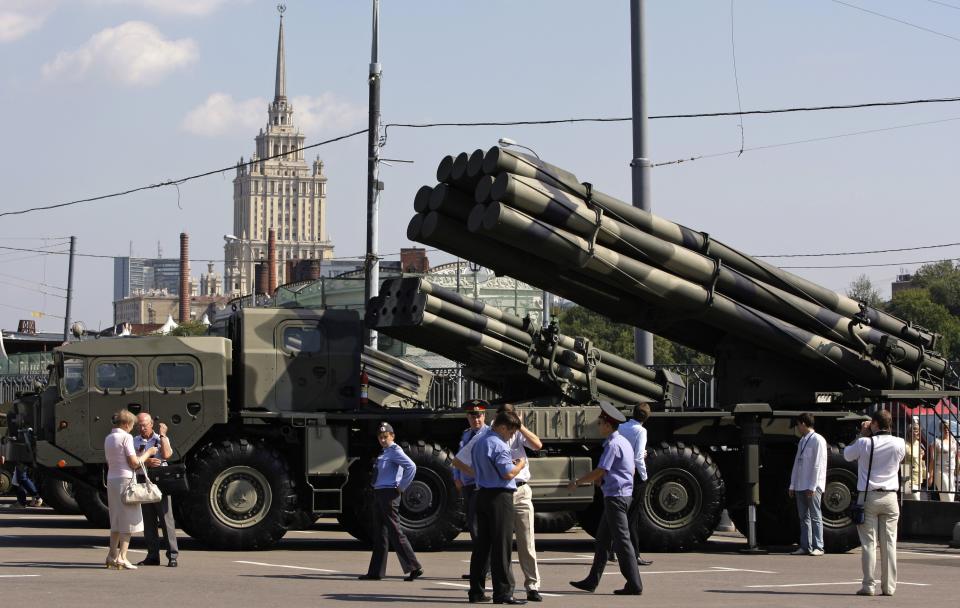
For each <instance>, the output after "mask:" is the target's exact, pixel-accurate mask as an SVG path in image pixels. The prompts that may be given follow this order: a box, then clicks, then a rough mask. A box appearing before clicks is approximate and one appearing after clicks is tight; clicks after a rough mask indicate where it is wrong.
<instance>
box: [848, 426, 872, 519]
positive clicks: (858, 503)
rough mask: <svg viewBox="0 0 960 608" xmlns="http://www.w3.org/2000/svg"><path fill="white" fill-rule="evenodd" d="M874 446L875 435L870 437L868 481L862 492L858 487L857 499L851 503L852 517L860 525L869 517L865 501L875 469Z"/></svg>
mask: <svg viewBox="0 0 960 608" xmlns="http://www.w3.org/2000/svg"><path fill="white" fill-rule="evenodd" d="M873 448H874V445H873V437H870V462H869V463H868V464H867V483H866V484H865V485H864V488H863V491H862V492H861V491H860V488H857V499H856V500H855V501H854V502H853V504H851V505H850V511H849V513H850V519H852V520H853V523H855V524H856V525H858V526H859V525H861V524H863V522H864V521H866V518H867V514H866V513H865V512H864V510H863V503H864V501H865V500H866V499H867V488H869V487H870V471H871V470H872V469H873Z"/></svg>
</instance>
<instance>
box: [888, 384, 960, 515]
mask: <svg viewBox="0 0 960 608" xmlns="http://www.w3.org/2000/svg"><path fill="white" fill-rule="evenodd" d="M877 407H885V408H887V409H889V410H890V412H891V413H892V414H893V434H894V435H896V436H898V437H902V438H903V439H904V441H906V444H907V455H906V457H905V458H904V460H903V463H902V465H901V467H900V489H901V492H902V494H901V495H902V496H903V499H904V500H939V501H942V502H955V501H957V500H960V493H958V485H960V479H958V477H957V476H958V474H960V416H958V406H957V404H956V403H954V402H953V401H951V400H950V399H946V398H944V399H940V400H933V401H929V402H921V403H909V404H907V403H901V402H893V403H885V404H882V405H881V406H877ZM872 409H876V408H872Z"/></svg>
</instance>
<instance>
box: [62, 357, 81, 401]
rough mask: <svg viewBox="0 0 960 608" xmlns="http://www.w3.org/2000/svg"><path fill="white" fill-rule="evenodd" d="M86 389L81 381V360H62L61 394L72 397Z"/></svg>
mask: <svg viewBox="0 0 960 608" xmlns="http://www.w3.org/2000/svg"><path fill="white" fill-rule="evenodd" d="M84 388H86V385H85V384H84V381H83V359H75V358H72V359H64V360H63V389H62V391H63V394H64V395H72V394H74V393H77V392H80V391H81V390H83V389H84Z"/></svg>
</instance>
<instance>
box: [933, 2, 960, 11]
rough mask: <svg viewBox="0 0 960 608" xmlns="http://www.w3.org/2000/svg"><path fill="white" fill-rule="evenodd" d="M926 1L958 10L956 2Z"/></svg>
mask: <svg viewBox="0 0 960 608" xmlns="http://www.w3.org/2000/svg"><path fill="white" fill-rule="evenodd" d="M927 2H931V3H933V4H939V5H940V6H945V7H947V8H952V9H954V10H957V11H960V6H957V5H956V4H950V3H948V2H941V1H940V0H927Z"/></svg>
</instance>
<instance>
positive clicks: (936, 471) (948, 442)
mask: <svg viewBox="0 0 960 608" xmlns="http://www.w3.org/2000/svg"><path fill="white" fill-rule="evenodd" d="M958 459H960V451H958V450H957V440H956V439H955V438H954V436H953V433H952V432H951V429H950V421H949V420H943V421H941V423H940V436H939V437H937V438H936V439H934V440H933V449H932V450H930V460H931V463H930V467H929V468H928V470H929V471H930V473H929V480H930V485H931V486H932V487H933V488H935V489H936V491H937V496H938V497H939V499H940V500H942V501H944V502H952V501H954V500H955V499H956V496H957V461H958Z"/></svg>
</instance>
